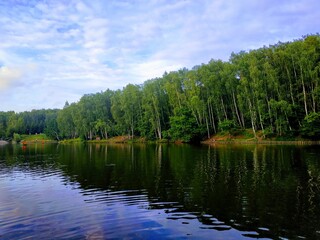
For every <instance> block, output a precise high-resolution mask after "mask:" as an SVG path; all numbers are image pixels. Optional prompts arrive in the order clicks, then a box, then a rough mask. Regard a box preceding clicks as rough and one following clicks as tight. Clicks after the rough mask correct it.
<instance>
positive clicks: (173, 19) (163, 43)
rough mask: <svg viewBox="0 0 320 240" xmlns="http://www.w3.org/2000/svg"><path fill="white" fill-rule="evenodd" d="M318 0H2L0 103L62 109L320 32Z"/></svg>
mask: <svg viewBox="0 0 320 240" xmlns="http://www.w3.org/2000/svg"><path fill="white" fill-rule="evenodd" d="M319 6H320V5H319V1H318V0H304V1H301V0H259V1H257V0H241V1H238V0H229V1H226V0H170V1H169V0H130V1H129V0H68V1H66V0H43V1H40V0H39V1H37V0H0V36H1V38H0V39H1V41H0V111H9V110H14V111H24V110H28V111H29V110H32V109H41V108H62V107H63V105H64V103H65V101H66V100H68V101H69V102H76V101H78V100H79V99H80V97H81V96H82V95H84V94H86V93H95V92H100V91H104V90H106V89H107V88H109V89H112V90H115V89H122V88H123V87H124V86H125V85H127V84H128V83H134V84H141V83H143V82H144V81H145V80H148V79H151V78H155V77H161V76H162V74H163V73H164V72H165V71H167V72H169V71H173V70H178V69H180V68H182V67H187V68H191V67H193V66H194V65H199V64H201V63H207V62H208V61H209V60H210V59H222V60H228V58H229V56H230V54H231V52H239V51H241V50H250V49H255V48H259V47H262V46H263V45H269V44H275V43H277V42H278V41H291V40H293V39H298V38H301V37H302V35H306V34H312V33H317V32H319V23H320V20H319V19H320V7H319Z"/></svg>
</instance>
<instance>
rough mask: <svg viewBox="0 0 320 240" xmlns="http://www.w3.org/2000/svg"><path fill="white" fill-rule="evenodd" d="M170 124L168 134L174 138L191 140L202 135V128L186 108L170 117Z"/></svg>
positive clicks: (184, 140)
mask: <svg viewBox="0 0 320 240" xmlns="http://www.w3.org/2000/svg"><path fill="white" fill-rule="evenodd" d="M170 126H171V127H170V129H169V131H168V134H169V136H170V138H171V139H172V140H181V141H183V142H191V141H194V140H196V138H199V136H201V129H200V128H199V127H198V126H197V122H196V120H195V118H194V117H193V116H192V114H191V112H190V111H189V110H188V109H186V108H182V109H180V110H179V111H178V112H177V114H176V115H175V116H172V117H170Z"/></svg>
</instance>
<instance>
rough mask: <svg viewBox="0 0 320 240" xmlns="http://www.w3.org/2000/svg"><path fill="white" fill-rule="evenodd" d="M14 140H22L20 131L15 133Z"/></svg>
mask: <svg viewBox="0 0 320 240" xmlns="http://www.w3.org/2000/svg"><path fill="white" fill-rule="evenodd" d="M13 140H14V141H16V142H20V141H21V136H20V134H18V133H14V134H13Z"/></svg>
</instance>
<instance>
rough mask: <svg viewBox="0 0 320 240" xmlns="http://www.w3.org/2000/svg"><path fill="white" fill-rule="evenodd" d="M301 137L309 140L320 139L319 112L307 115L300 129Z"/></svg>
mask: <svg viewBox="0 0 320 240" xmlns="http://www.w3.org/2000/svg"><path fill="white" fill-rule="evenodd" d="M300 132H301V135H302V136H304V137H307V138H311V139H320V112H316V113H315V112H312V113H310V114H308V115H307V116H306V117H305V118H304V120H303V122H302V127H301V130H300Z"/></svg>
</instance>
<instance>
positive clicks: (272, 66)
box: [0, 34, 320, 142]
mask: <svg viewBox="0 0 320 240" xmlns="http://www.w3.org/2000/svg"><path fill="white" fill-rule="evenodd" d="M319 59H320V36H319V34H316V35H309V36H305V37H303V38H302V39H298V40H295V41H293V42H286V43H281V42H280V43H277V44H276V45H271V46H269V47H263V48H260V49H256V50H251V51H249V52H244V51H241V52H239V53H232V54H231V56H230V60H229V61H227V62H224V61H221V60H210V61H209V62H208V63H207V64H202V65H200V66H195V67H194V68H192V69H191V70H188V69H186V68H183V69H180V70H178V71H172V72H170V73H164V75H163V76H162V77H160V78H156V79H151V80H147V81H145V82H144V83H143V84H141V85H134V84H128V85H127V86H126V87H124V88H123V89H122V90H116V91H111V90H106V91H104V92H98V93H95V94H85V95H84V96H82V97H81V99H80V100H79V101H78V102H76V103H71V104H69V103H68V102H66V104H65V106H64V108H63V109H61V110H50V109H49V110H32V111H29V112H21V113H14V112H0V138H4V137H5V138H11V137H12V136H13V133H18V134H36V133H38V134H39V133H43V132H45V133H46V134H47V135H48V136H50V137H51V138H56V139H74V138H79V137H80V138H82V139H83V140H90V139H95V138H97V137H99V138H100V139H107V138H109V137H112V136H115V135H128V136H130V137H133V136H136V137H139V136H140V137H143V138H148V139H157V140H161V139H163V138H165V139H166V138H171V139H174V140H182V141H185V142H189V141H195V140H199V139H202V138H203V137H204V136H206V137H208V138H209V137H210V135H212V134H216V133H218V132H224V133H227V134H232V135H237V134H243V129H248V128H251V132H252V135H253V136H252V138H257V137H258V135H259V134H260V133H262V134H263V136H264V137H279V136H281V138H293V137H295V136H296V135H297V134H296V133H297V132H300V133H301V135H302V136H304V137H308V138H311V139H317V138H318V136H319V125H318V124H319V120H318V114H319V111H320V65H319ZM147 70H148V69H146V71H147ZM300 126H301V127H300Z"/></svg>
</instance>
